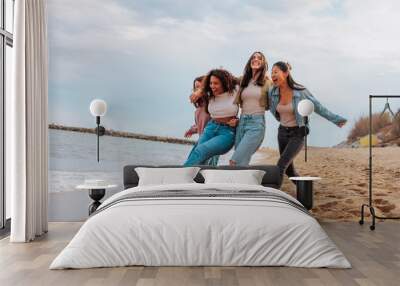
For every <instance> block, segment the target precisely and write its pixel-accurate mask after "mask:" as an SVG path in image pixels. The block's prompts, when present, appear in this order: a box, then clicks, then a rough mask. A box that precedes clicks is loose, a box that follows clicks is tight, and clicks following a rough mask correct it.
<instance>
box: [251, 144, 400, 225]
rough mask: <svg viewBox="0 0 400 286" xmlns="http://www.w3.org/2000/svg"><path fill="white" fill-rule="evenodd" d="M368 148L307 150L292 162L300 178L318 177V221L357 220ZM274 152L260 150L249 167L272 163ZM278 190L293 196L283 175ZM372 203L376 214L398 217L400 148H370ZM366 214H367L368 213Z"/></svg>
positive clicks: (292, 188)
mask: <svg viewBox="0 0 400 286" xmlns="http://www.w3.org/2000/svg"><path fill="white" fill-rule="evenodd" d="M368 156H369V151H368V148H354V149H353V148H318V147H311V148H309V149H308V162H304V151H302V152H301V153H300V154H299V155H298V156H297V158H296V160H295V167H296V169H297V171H298V172H299V173H300V175H302V176H303V175H304V176H318V177H321V178H322V180H321V181H317V182H316V183H315V185H314V208H313V210H312V213H313V214H314V215H315V217H316V218H317V219H318V220H321V221H331V220H340V221H358V220H359V218H360V217H359V216H360V207H361V204H363V203H367V202H368ZM278 158H279V153H278V151H277V150H273V149H269V148H261V149H260V150H259V151H258V152H257V154H256V156H255V160H253V162H252V164H276V162H277V160H278ZM282 190H283V191H284V192H287V193H289V194H291V195H293V196H294V195H295V186H294V184H293V183H291V182H290V180H288V178H287V177H286V176H285V180H284V184H283V186H282ZM373 204H374V206H375V207H376V212H377V215H383V216H400V147H385V148H374V149H373ZM368 213H369V212H368Z"/></svg>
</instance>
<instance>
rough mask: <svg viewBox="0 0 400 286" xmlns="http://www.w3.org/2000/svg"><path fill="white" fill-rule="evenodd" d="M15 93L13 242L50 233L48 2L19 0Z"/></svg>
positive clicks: (10, 137)
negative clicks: (48, 200)
mask: <svg viewBox="0 0 400 286" xmlns="http://www.w3.org/2000/svg"><path fill="white" fill-rule="evenodd" d="M14 11H15V18H14V21H15V22H14V29H15V30H14V36H15V38H14V48H13V50H14V63H15V66H14V72H13V92H12V94H11V98H7V99H6V100H9V105H8V106H10V108H9V109H8V111H7V113H6V124H7V125H6V138H7V139H6V152H7V155H6V166H7V168H6V169H8V171H7V172H6V180H8V181H9V183H8V184H7V185H8V186H9V187H10V189H11V237H10V241H12V242H27V241H31V240H33V239H35V237H36V236H40V235H42V234H43V233H44V232H47V225H48V221H47V194H48V193H47V189H48V173H47V170H48V120H47V88H48V87H47V82H48V64H47V61H48V52H47V15H46V1H45V0H18V1H15V10H14Z"/></svg>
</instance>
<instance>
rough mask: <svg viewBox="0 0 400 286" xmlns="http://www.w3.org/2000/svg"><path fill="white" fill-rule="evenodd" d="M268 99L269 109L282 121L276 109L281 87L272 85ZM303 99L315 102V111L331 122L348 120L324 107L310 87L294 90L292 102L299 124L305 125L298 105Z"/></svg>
mask: <svg viewBox="0 0 400 286" xmlns="http://www.w3.org/2000/svg"><path fill="white" fill-rule="evenodd" d="M268 99H269V110H270V111H271V113H272V114H273V115H274V116H275V118H276V120H278V121H280V116H279V113H278V112H277V111H276V107H277V106H278V103H279V99H280V94H279V87H276V86H272V87H271V88H270V89H269V92H268ZM303 99H309V100H311V101H312V103H314V111H315V112H316V113H317V114H318V115H320V116H322V117H324V118H325V119H327V120H329V121H330V122H332V123H334V124H336V125H338V124H339V123H340V122H343V121H347V119H345V118H343V117H342V116H340V115H337V114H334V113H333V112H331V111H329V110H328V109H327V108H326V107H324V106H323V105H322V104H321V103H320V102H319V101H318V100H317V99H316V98H315V97H314V96H313V95H312V94H311V93H310V92H309V91H308V89H303V90H293V98H292V104H293V107H294V113H295V116H296V123H297V125H298V126H304V120H303V116H301V115H300V114H299V112H298V111H297V106H298V104H299V102H300V101H301V100H303Z"/></svg>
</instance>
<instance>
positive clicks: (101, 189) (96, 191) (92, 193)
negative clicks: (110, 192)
mask: <svg viewBox="0 0 400 286" xmlns="http://www.w3.org/2000/svg"><path fill="white" fill-rule="evenodd" d="M115 187H117V185H108V184H105V185H99V186H95V185H86V184H83V185H79V186H76V188H77V189H78V190H89V197H90V198H91V199H92V200H93V202H92V203H91V204H90V205H89V215H91V214H92V213H93V212H95V211H96V210H97V208H98V207H99V206H100V205H101V202H100V200H101V199H102V198H103V197H104V195H105V194H106V189H110V188H115Z"/></svg>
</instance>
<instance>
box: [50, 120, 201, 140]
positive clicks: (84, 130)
mask: <svg viewBox="0 0 400 286" xmlns="http://www.w3.org/2000/svg"><path fill="white" fill-rule="evenodd" d="M49 129H55V130H63V131H72V132H81V133H92V134H96V129H95V128H84V127H72V126H64V125H60V124H54V123H51V124H49ZM104 135H106V136H113V137H122V138H131V139H140V140H148V141H157V142H165V143H172V144H185V145H194V144H195V142H194V141H192V140H187V139H180V138H174V137H166V136H155V135H145V134H138V133H133V132H126V131H117V130H112V129H106V131H105V134H104Z"/></svg>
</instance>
